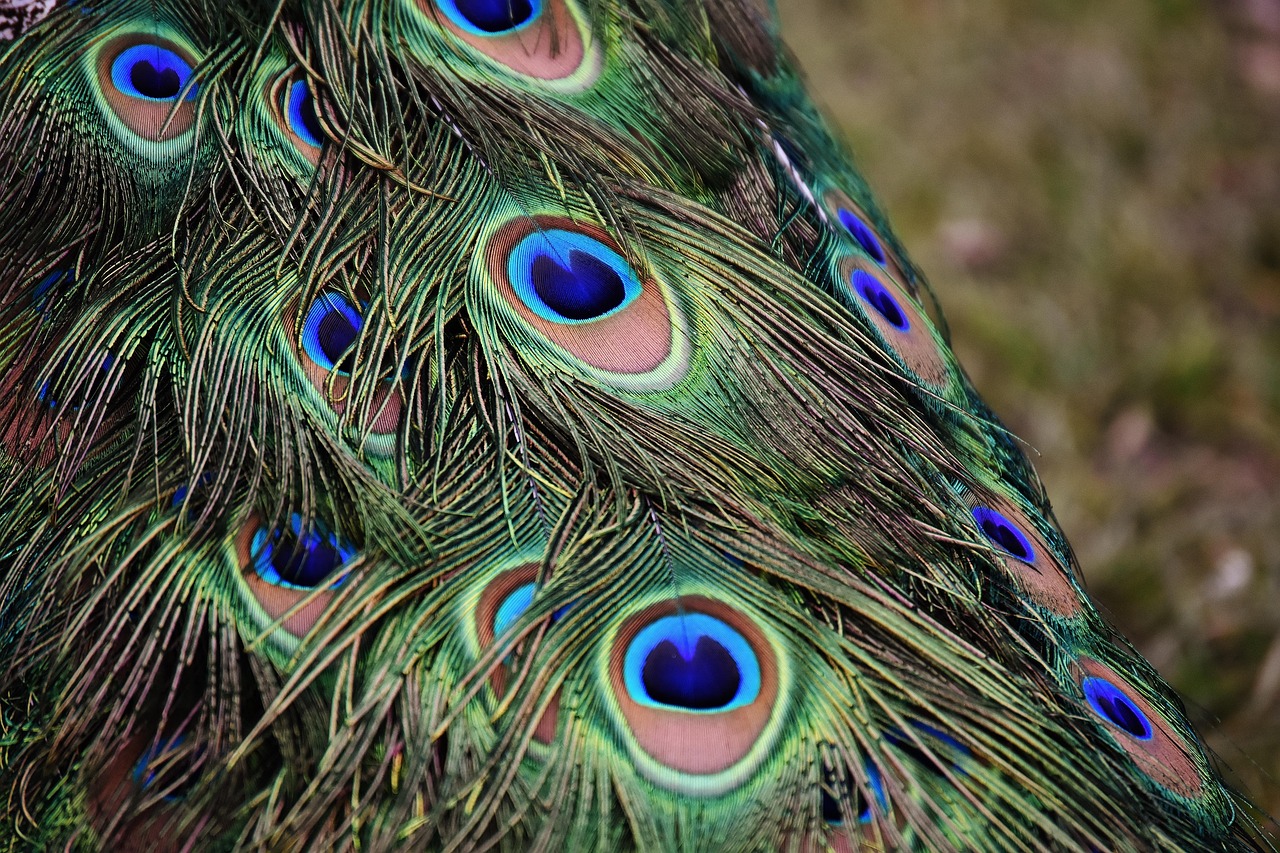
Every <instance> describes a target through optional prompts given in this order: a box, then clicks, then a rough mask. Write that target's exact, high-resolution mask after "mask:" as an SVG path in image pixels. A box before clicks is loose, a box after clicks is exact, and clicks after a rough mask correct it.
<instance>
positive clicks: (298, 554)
mask: <svg viewBox="0 0 1280 853" xmlns="http://www.w3.org/2000/svg"><path fill="white" fill-rule="evenodd" d="M249 552H250V554H251V555H252V557H253V568H254V571H256V572H257V573H258V577H260V578H262V579H263V580H264V581H266V582H267V583H269V584H272V585H274V586H281V587H284V588H286V589H315V588H317V587H319V586H326V587H328V588H329V589H336V588H338V587H339V586H341V585H342V584H343V582H344V581H346V579H347V576H346V574H345V573H344V574H341V575H339V576H338V577H337V578H335V579H333V580H330V578H331V577H332V576H333V575H334V574H335V573H337V571H338V570H339V569H341V568H342V567H343V566H344V565H346V564H347V563H348V562H350V561H351V560H352V559H353V558H354V557H355V555H356V551H355V548H354V547H352V546H351V544H350V543H348V542H346V541H345V540H343V539H341V538H340V537H339V536H337V535H336V534H334V533H331V532H330V531H328V530H326V529H325V528H324V526H323V525H322V524H321V523H320V522H319V521H312V522H311V526H310V527H309V528H307V529H305V530H304V529H303V526H302V516H300V515H298V514H297V513H294V514H293V515H292V516H290V518H289V526H288V527H287V528H284V529H283V530H278V531H269V530H267V529H266V528H263V527H260V528H258V530H257V532H256V533H254V535H253V542H252V544H251V545H250V548H249Z"/></svg>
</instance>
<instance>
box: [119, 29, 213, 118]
mask: <svg viewBox="0 0 1280 853" xmlns="http://www.w3.org/2000/svg"><path fill="white" fill-rule="evenodd" d="M195 65H196V61H195V59H194V58H193V57H192V56H191V54H190V53H188V52H187V51H186V50H185V49H183V48H182V47H181V46H179V45H177V44H175V43H174V42H172V41H169V40H167V39H162V38H157V37H155V36H154V35H149V34H142V33H135V34H131V35H126V36H121V37H119V38H116V39H112V40H111V41H109V42H107V43H106V44H105V45H104V46H103V48H102V50H101V51H100V53H99V54H98V61H97V75H98V82H99V88H100V91H101V93H102V97H103V99H104V100H105V101H106V104H107V107H108V108H109V109H110V110H111V112H112V113H113V114H114V115H115V117H116V118H117V119H119V121H120V122H121V123H122V124H123V125H124V126H125V127H126V128H127V129H128V130H129V131H131V132H132V133H134V134H137V135H138V136H140V137H142V138H143V139H145V140H148V141H151V142H167V141H169V140H172V139H175V138H177V137H179V136H181V135H182V134H184V133H186V132H187V131H188V130H189V129H190V128H191V125H192V124H193V123H194V121H195V107H194V102H195V100H196V96H197V95H198V94H199V88H200V87H199V86H198V85H197V84H196V83H195V82H194V81H193V77H194V68H195Z"/></svg>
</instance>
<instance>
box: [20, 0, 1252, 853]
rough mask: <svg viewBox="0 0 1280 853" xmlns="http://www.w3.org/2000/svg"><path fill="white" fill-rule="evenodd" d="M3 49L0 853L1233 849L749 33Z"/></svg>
mask: <svg viewBox="0 0 1280 853" xmlns="http://www.w3.org/2000/svg"><path fill="white" fill-rule="evenodd" d="M13 14H14V17H13V20H12V21H10V22H9V27H8V30H7V32H8V33H9V34H10V35H11V36H13V38H12V39H11V40H10V41H9V43H8V44H7V46H6V47H4V48H3V52H2V53H0V116H2V118H0V157H2V158H3V159H2V162H3V165H4V169H5V179H4V183H3V187H0V285H2V286H0V312H3V325H2V327H0V328H2V329H3V331H2V333H0V388H3V391H4V394H3V398H0V416H2V421H0V446H2V447H3V454H2V459H3V463H2V464H3V474H4V478H3V479H4V481H3V486H2V487H0V532H2V533H3V538H4V541H5V542H6V543H9V545H8V546H7V550H5V551H4V552H3V569H2V572H0V653H2V656H3V660H4V661H5V666H4V668H3V670H0V672H3V675H2V676H0V791H2V792H3V793H4V795H5V798H6V799H5V803H6V805H5V809H4V814H5V818H4V822H3V827H4V830H3V831H4V834H5V837H4V838H3V840H4V841H6V842H7V848H8V849H12V850H20V849H32V850H44V849H63V848H69V849H103V850H134V849H137V850H141V849H165V850H169V849H172V850H189V849H200V850H222V849H262V850H312V849H343V850H345V849H360V850H390V849H414V850H424V849H432V850H435V849H439V850H472V849H475V850H482V849H504V850H557V849H559V850H575V851H576V850H630V849H640V850H717V851H718V850H827V849H832V850H837V851H851V850H855V849H899V848H909V849H928V850H945V849H962V850H984V851H985V850H1041V849H1062V850H1082V851H1088V850H1120V849H1187V850H1237V849H1262V848H1264V847H1266V846H1267V841H1266V840H1265V839H1264V838H1263V836H1262V835H1261V833H1260V832H1259V831H1258V830H1257V829H1256V828H1255V827H1254V825H1253V824H1252V822H1251V820H1250V818H1249V816H1248V815H1249V806H1248V803H1247V801H1246V800H1245V799H1244V798H1243V797H1241V796H1240V795H1238V794H1236V793H1234V792H1233V791H1231V790H1230V789H1229V788H1227V787H1226V786H1225V785H1224V784H1223V782H1222V781H1221V779H1220V777H1219V775H1218V773H1217V771H1216V770H1215V768H1214V765H1213V764H1212V762H1211V760H1210V758H1209V756H1208V755H1207V753H1206V751H1205V749H1204V748H1203V746H1202V745H1201V742H1200V740H1199V738H1198V737H1197V735H1196V733H1195V732H1194V730H1193V729H1192V727H1191V725H1190V724H1189V722H1188V721H1187V718H1186V716H1185V714H1184V712H1183V709H1182V706H1181V704H1180V703H1179V701H1178V699H1177V697H1176V696H1175V695H1174V694H1173V693H1172V691H1171V690H1170V689H1169V688H1168V687H1167V686H1166V685H1165V684H1164V682H1162V681H1161V680H1160V678H1159V676H1157V675H1156V673H1155V672H1154V671H1153V670H1152V668H1151V667H1150V666H1149V665H1148V664H1147V663H1146V662H1145V661H1144V660H1143V659H1142V658H1141V657H1140V656H1139V655H1138V654H1137V653H1136V652H1135V651H1134V649H1133V648H1132V647H1131V646H1130V645H1129V644H1128V643H1126V642H1125V640H1124V639H1123V638H1122V637H1120V636H1119V635H1118V634H1117V633H1116V632H1115V631H1114V630H1113V629H1112V628H1111V627H1110V626H1109V625H1108V624H1107V623H1106V622H1105V621H1104V620H1103V619H1102V618H1101V617H1100V616H1099V614H1098V612H1097V611H1096V610H1095V608H1094V606H1093V605H1092V604H1091V602H1090V600H1089V598H1088V596H1087V595H1086V594H1085V592H1084V591H1083V588H1082V586H1081V580H1080V575H1079V570H1078V567H1077V566H1076V563H1075V560H1074V559H1073V557H1072V554H1071V551H1070V548H1069V547H1068V545H1067V543H1066V541H1065V539H1064V538H1063V536H1062V534H1061V532H1060V531H1059V529H1058V527H1057V526H1056V524H1055V522H1054V519H1053V515H1052V512H1051V511H1050V509H1049V503H1048V500H1047V498H1046V497H1045V494H1044V491H1043V489H1042V487H1041V485H1040V482H1039V480H1038V479H1037V478H1036V475H1035V473H1034V471H1033V470H1032V469H1031V467H1030V465H1029V464H1028V462H1027V460H1026V458H1025V457H1024V455H1023V453H1022V451H1021V449H1020V447H1019V445H1018V443H1017V441H1016V440H1015V439H1014V438H1013V437H1012V436H1011V435H1010V434H1009V433H1008V432H1007V431H1006V430H1005V429H1004V428H1003V427H1002V426H1001V425H1000V423H999V421H998V420H997V419H996V418H995V416H994V415H993V414H992V413H991V412H990V410H989V409H987V407H986V406H984V404H983V403H982V401H981V400H980V399H979V398H978V396H977V395H976V393H975V391H974V389H973V387H972V386H971V384H970V383H969V381H968V380H967V379H966V377H965V375H964V373H963V372H962V371H961V369H960V368H959V365H958V364H957V362H956V359H955V357H954V355H953V354H952V352H951V350H950V349H949V347H948V343H947V332H946V326H945V324H944V323H943V322H942V319H941V314H940V312H939V311H938V309H937V305H936V303H935V302H934V299H933V294H932V292H931V291H930V289H929V287H928V286H927V284H926V283H925V281H924V280H923V279H922V278H921V276H920V275H919V273H918V272H917V270H916V268H915V267H914V266H913V265H912V263H911V261H910V260H909V258H908V257H907V255H906V254H905V252H904V250H903V248H902V246H901V245H900V244H899V242H898V240H897V239H896V238H895V237H894V235H893V233H892V231H891V230H890V229H889V227H888V224H887V222H886V221H885V218H884V216H883V215H882V214H881V213H880V211H879V209H878V207H877V206H876V203H875V201H874V199H873V198H872V196H871V195H870V193H869V190H868V189H867V187H866V185H865V183H864V182H863V180H862V178H861V177H860V176H859V174H858V173H857V171H855V169H854V168H853V166H852V165H851V162H850V159H849V157H848V155H847V154H846V153H845V151H844V149H843V148H842V147H841V145H840V144H839V143H838V142H837V141H836V140H835V139H833V137H832V135H831V133H830V131H829V129H828V127H827V125H826V124H825V123H824V120H823V119H822V117H821V116H820V115H819V114H818V112H817V111H816V110H815V108H814V106H813V105H812V103H811V102H810V100H809V99H808V97H807V95H806V94H805V90H804V88H803V85H802V83H801V81H800V79H799V77H798V76H797V72H796V70H795V67H794V65H793V63H792V61H791V59H790V58H789V56H788V55H787V53H786V52H785V50H784V49H783V48H782V47H781V45H780V43H779V41H778V36H777V24H776V21H775V18H774V15H773V11H772V9H771V8H770V7H769V5H768V4H766V3H764V2H762V0H702V2H696V3H695V2H685V0H625V2H624V0H348V2H344V3H341V4H338V3H322V2H311V0H288V2H281V3H279V4H259V3H256V2H253V0H232V2H230V3H222V2H218V3H206V2H200V1H199V0H164V2H160V0H113V2H109V3H101V4H93V3H90V2H87V0H71V1H70V2H58V3H50V4H43V5H40V6H35V5H33V6H31V7H20V9H19V11H18V12H15V13H13Z"/></svg>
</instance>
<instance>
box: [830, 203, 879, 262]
mask: <svg viewBox="0 0 1280 853" xmlns="http://www.w3.org/2000/svg"><path fill="white" fill-rule="evenodd" d="M836 215H837V216H838V217H840V224H841V225H843V226H844V228H845V230H846V231H848V232H849V235H850V236H851V237H853V239H854V240H856V241H858V245H859V246H861V247H862V251H864V252H866V253H867V254H868V255H870V256H871V258H872V260H874V261H875V262H876V263H878V264H880V265H881V266H884V263H885V260H886V257H885V253H884V247H883V246H881V245H880V240H879V239H878V238H877V237H876V235H875V232H874V231H872V230H871V228H870V227H869V226H868V225H867V223H865V222H863V221H862V217H860V216H858V214H856V213H854V212H853V211H852V210H848V209H846V208H843V207H842V208H840V209H838V210H837V211H836Z"/></svg>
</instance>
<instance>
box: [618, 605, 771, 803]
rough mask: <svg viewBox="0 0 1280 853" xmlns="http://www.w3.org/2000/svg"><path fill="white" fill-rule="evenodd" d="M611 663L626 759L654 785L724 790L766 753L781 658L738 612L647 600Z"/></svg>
mask: <svg viewBox="0 0 1280 853" xmlns="http://www.w3.org/2000/svg"><path fill="white" fill-rule="evenodd" d="M608 666H609V669H608V673H609V676H608V684H609V685H610V687H611V691H612V694H613V700H614V702H615V703H616V707H617V709H618V711H619V714H620V717H619V722H620V723H621V724H622V725H623V727H624V731H625V734H626V736H627V739H628V741H629V743H630V744H631V746H632V755H633V757H634V758H635V759H636V761H637V764H638V766H639V768H640V770H641V772H642V773H644V774H645V775H646V776H647V777H648V778H649V779H650V780H651V781H653V782H654V783H655V784H659V785H662V786H664V787H668V788H673V789H676V790H683V791H688V792H691V793H698V792H711V791H719V790H724V789H726V788H728V787H731V786H733V785H735V784H740V783H741V782H742V781H743V780H744V779H745V778H746V775H747V774H748V773H749V772H750V771H751V769H752V768H753V767H754V766H755V764H756V763H757V762H758V761H759V760H760V757H761V756H762V755H763V754H764V752H765V751H766V750H767V749H768V746H769V741H770V738H771V736H772V733H773V732H775V731H776V720H777V719H778V716H779V713H780V710H779V705H780V702H779V695H780V680H781V674H780V670H779V662H778V657H777V655H776V654H775V652H774V650H773V648H772V646H771V645H770V643H769V640H768V638H767V636H766V635H765V633H764V632H763V631H762V630H761V629H760V628H759V627H758V626H757V625H756V624H755V623H754V622H753V621H752V620H750V619H748V618H747V617H746V616H745V615H743V614H742V613H739V612H737V611H736V610H732V609H730V608H729V607H727V606H725V605H724V604H721V603H720V602H717V601H711V600H709V599H704V598H701V597H686V598H681V599H679V600H678V601H669V602H662V603H659V604H654V605H651V606H649V607H647V608H646V609H644V610H643V611H641V612H640V613H638V614H636V615H635V616H632V617H631V618H629V619H627V620H626V621H625V622H624V623H623V624H622V626H621V627H620V629H619V630H618V632H617V634H616V636H615V637H614V641H613V646H612V649H611V651H610V657H609V664H608ZM672 771H676V774H673V773H672ZM677 774H688V776H686V777H682V776H680V775H677ZM689 777H692V778H689Z"/></svg>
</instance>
